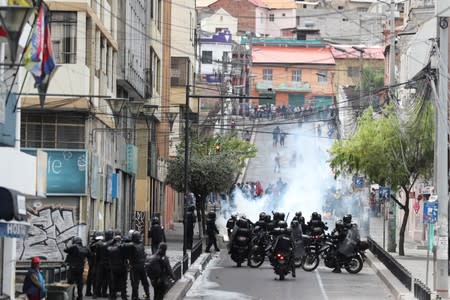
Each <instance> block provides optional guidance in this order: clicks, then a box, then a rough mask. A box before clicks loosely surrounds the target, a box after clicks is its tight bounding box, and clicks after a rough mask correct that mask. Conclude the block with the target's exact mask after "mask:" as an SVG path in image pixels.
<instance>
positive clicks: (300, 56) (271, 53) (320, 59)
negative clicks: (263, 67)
mask: <svg viewBox="0 0 450 300" xmlns="http://www.w3.org/2000/svg"><path fill="white" fill-rule="evenodd" d="M252 55H253V63H279V64H321V65H322V64H325V65H334V64H335V61H334V58H333V55H332V54H331V50H330V49H329V48H305V47H276V46H253V47H252Z"/></svg>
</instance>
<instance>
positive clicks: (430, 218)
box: [423, 201, 439, 224]
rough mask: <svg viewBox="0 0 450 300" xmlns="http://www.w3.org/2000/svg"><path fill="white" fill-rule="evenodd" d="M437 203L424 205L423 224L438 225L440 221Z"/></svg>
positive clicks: (432, 202) (428, 202)
mask: <svg viewBox="0 0 450 300" xmlns="http://www.w3.org/2000/svg"><path fill="white" fill-rule="evenodd" d="M438 206H439V202H437V201H427V202H424V203H423V224H436V223H437V219H438Z"/></svg>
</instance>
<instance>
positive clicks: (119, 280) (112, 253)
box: [107, 235, 128, 300]
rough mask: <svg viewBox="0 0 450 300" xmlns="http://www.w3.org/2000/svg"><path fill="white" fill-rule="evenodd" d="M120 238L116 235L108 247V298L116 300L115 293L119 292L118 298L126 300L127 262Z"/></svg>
mask: <svg viewBox="0 0 450 300" xmlns="http://www.w3.org/2000/svg"><path fill="white" fill-rule="evenodd" d="M121 244H122V237H121V236H119V235H116V236H115V237H114V238H113V242H112V244H111V245H110V246H108V249H107V251H108V260H109V270H110V272H109V277H110V281H109V283H110V285H109V291H110V298H111V299H116V297H117V292H120V296H121V298H122V299H123V300H126V299H127V289H126V286H127V277H128V271H127V261H126V256H125V251H124V248H123V247H121V246H122V245H121Z"/></svg>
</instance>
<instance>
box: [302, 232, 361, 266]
mask: <svg viewBox="0 0 450 300" xmlns="http://www.w3.org/2000/svg"><path fill="white" fill-rule="evenodd" d="M367 248H368V246H367V243H364V242H360V243H358V245H357V246H356V247H355V248H354V249H353V251H351V252H349V253H348V254H347V255H343V254H340V253H339V251H338V243H337V241H336V240H335V239H334V238H333V237H331V236H326V238H325V241H324V242H323V245H322V247H321V248H320V249H319V251H318V252H316V251H315V250H313V249H310V251H307V254H306V257H305V261H304V264H303V266H302V268H303V269H304V270H305V271H308V272H311V271H314V270H315V269H316V268H317V267H318V265H319V263H320V258H322V259H323V260H324V264H325V266H326V267H328V268H331V269H334V268H335V267H336V266H337V265H339V266H340V267H344V268H345V270H346V271H347V272H348V273H350V274H357V273H359V272H360V271H361V270H362V268H363V264H364V260H365V257H366V256H365V250H367Z"/></svg>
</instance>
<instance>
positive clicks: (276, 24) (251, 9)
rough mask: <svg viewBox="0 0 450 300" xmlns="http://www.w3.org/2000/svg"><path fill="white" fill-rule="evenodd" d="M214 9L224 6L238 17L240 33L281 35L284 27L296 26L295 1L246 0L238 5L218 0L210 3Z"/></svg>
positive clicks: (269, 35)
mask: <svg viewBox="0 0 450 300" xmlns="http://www.w3.org/2000/svg"><path fill="white" fill-rule="evenodd" d="M209 7H210V8H212V9H214V10H216V11H217V10H219V9H220V8H223V9H224V10H225V11H227V12H228V13H229V14H230V15H232V16H233V17H235V18H237V19H238V34H240V35H245V34H246V33H247V32H250V33H253V34H254V35H255V36H261V37H273V38H276V37H280V36H282V34H283V29H285V28H293V27H295V13H296V12H295V11H296V5H295V1H291V0H283V1H279V0H278V1H277V0H270V1H269V0H266V1H260V0H246V1H241V2H240V4H239V5H236V3H235V2H234V1H231V0H218V1H216V2H214V3H212V4H210V5H209Z"/></svg>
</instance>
